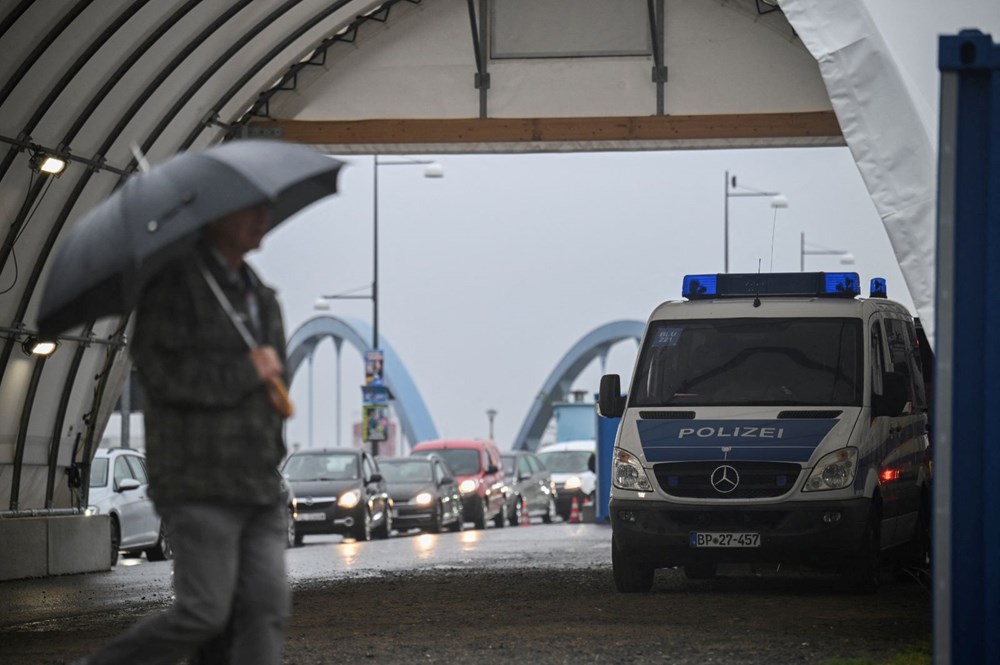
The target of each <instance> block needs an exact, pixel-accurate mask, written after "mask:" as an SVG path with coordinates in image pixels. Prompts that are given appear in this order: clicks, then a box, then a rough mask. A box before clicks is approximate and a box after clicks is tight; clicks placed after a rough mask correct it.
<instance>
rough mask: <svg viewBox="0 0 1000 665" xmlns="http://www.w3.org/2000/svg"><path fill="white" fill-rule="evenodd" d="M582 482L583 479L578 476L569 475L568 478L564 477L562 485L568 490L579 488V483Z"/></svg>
mask: <svg viewBox="0 0 1000 665" xmlns="http://www.w3.org/2000/svg"><path fill="white" fill-rule="evenodd" d="M582 484H583V480H582V479H581V478H580V476H570V477H569V478H567V479H566V484H565V485H563V487H565V488H566V489H568V490H575V489H579V488H580V485H582Z"/></svg>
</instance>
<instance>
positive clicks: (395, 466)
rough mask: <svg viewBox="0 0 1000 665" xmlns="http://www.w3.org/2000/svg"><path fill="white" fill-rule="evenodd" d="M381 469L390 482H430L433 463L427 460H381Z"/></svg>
mask: <svg viewBox="0 0 1000 665" xmlns="http://www.w3.org/2000/svg"><path fill="white" fill-rule="evenodd" d="M379 470H380V471H382V475H383V476H384V477H385V479H386V480H387V481H388V482H390V483H429V482H430V481H431V480H432V478H431V464H430V462H429V461H425V460H412V461H405V462H403V461H400V462H381V463H380V464H379Z"/></svg>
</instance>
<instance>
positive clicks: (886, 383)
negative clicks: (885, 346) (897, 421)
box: [872, 372, 908, 418]
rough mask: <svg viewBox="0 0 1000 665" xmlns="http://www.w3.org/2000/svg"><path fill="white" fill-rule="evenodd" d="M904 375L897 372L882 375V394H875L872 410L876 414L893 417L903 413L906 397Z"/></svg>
mask: <svg viewBox="0 0 1000 665" xmlns="http://www.w3.org/2000/svg"><path fill="white" fill-rule="evenodd" d="M907 393H908V391H907V387H906V377H905V376H903V375H902V374H900V373H899V372H886V373H885V374H883V375H882V395H880V396H879V395H876V396H875V400H874V403H873V404H872V411H873V413H874V415H876V416H888V417H890V418H895V417H896V416H899V415H901V414H902V413H903V407H905V406H906V402H907V401H908V398H907Z"/></svg>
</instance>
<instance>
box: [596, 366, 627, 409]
mask: <svg viewBox="0 0 1000 665" xmlns="http://www.w3.org/2000/svg"><path fill="white" fill-rule="evenodd" d="M597 413H598V414H600V415H601V416H603V417H604V418H621V417H622V414H623V413H625V397H624V396H623V395H622V380H621V377H620V376H618V375H617V374H605V375H604V376H602V377H601V390H600V392H599V393H598V395H597Z"/></svg>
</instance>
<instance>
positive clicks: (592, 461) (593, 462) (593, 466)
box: [587, 453, 597, 473]
mask: <svg viewBox="0 0 1000 665" xmlns="http://www.w3.org/2000/svg"><path fill="white" fill-rule="evenodd" d="M587 471H590V472H591V473H597V456H596V455H594V453H590V457H588V458H587Z"/></svg>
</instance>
